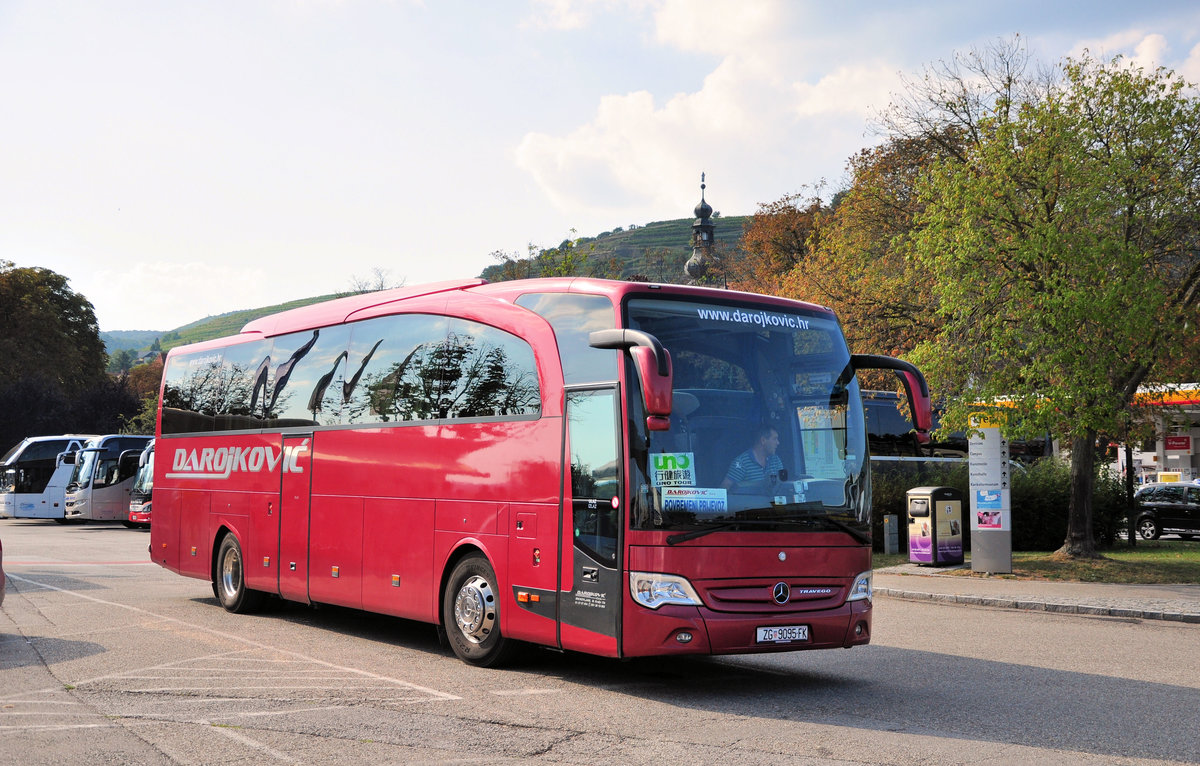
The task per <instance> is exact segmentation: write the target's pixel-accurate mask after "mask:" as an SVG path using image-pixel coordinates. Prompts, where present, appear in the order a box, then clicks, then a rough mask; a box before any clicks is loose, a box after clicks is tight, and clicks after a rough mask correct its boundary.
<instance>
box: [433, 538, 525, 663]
mask: <svg viewBox="0 0 1200 766" xmlns="http://www.w3.org/2000/svg"><path fill="white" fill-rule="evenodd" d="M442 622H443V624H444V625H445V627H446V638H447V640H448V641H449V643H450V648H451V649H452V650H453V651H454V654H455V655H457V656H458V658H459V659H460V660H462V661H463V662H466V663H468V664H470V665H477V666H479V667H484V668H491V667H497V666H499V665H502V664H503V663H505V662H507V661H509V660H510V659H511V658H512V657H513V655H514V653H515V652H516V650H517V644H516V642H514V641H513V640H511V639H507V638H505V637H504V636H502V635H501V634H500V594H499V592H498V590H497V587H496V573H495V571H494V570H493V569H492V565H491V564H489V563H488V561H487V559H486V558H484V557H483V556H478V555H476V556H468V557H467V558H465V559H463V560H462V561H460V562H458V565H457V566H455V567H454V571H453V572H452V573H451V574H450V580H449V582H448V583H447V585H446V593H445V596H444V597H443V598H442Z"/></svg>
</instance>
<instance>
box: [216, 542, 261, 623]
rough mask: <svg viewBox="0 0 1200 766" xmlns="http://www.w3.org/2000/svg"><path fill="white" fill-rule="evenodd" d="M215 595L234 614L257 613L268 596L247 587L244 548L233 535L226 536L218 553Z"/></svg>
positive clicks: (226, 609)
mask: <svg viewBox="0 0 1200 766" xmlns="http://www.w3.org/2000/svg"><path fill="white" fill-rule="evenodd" d="M213 593H215V594H216V596H217V600H218V601H220V602H221V606H223V607H225V611H227V612H233V613H234V614H249V613H251V612H256V611H258V610H259V608H261V607H262V605H263V600H264V599H265V598H266V594H265V593H262V592H261V591H256V590H250V589H249V588H247V587H246V567H245V562H244V560H243V558H242V546H241V545H239V544H238V541H237V538H236V537H234V536H233V535H225V537H224V538H223V539H222V540H221V547H220V548H219V549H218V551H217V571H216V579H215V580H213Z"/></svg>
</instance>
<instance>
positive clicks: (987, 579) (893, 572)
mask: <svg viewBox="0 0 1200 766" xmlns="http://www.w3.org/2000/svg"><path fill="white" fill-rule="evenodd" d="M961 568H962V567H928V566H919V565H917V564H902V565H900V566H894V567H887V568H885V569H877V570H875V577H874V584H875V594H876V595H877V596H885V597H887V598H901V599H908V600H913V601H936V602H939V603H943V604H967V605H971V606H989V607H994V608H1000V609H1026V610H1030V611H1039V612H1058V613H1062V614H1085V615H1099V616H1102V617H1132V618H1138V619H1144V620H1173V621H1176V622H1189V623H1196V624H1200V585H1112V584H1108V583H1082V582H1047V581H1044V580H1015V579H1011V578H1007V577H1003V576H1000V575H987V576H983V575H976V576H967V575H953V574H946V572H947V571H949V570H951V569H961Z"/></svg>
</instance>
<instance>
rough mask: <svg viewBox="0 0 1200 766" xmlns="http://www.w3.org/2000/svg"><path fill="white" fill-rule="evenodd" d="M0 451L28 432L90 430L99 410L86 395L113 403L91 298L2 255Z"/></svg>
mask: <svg viewBox="0 0 1200 766" xmlns="http://www.w3.org/2000/svg"><path fill="white" fill-rule="evenodd" d="M0 327H2V328H3V330H2V331H0V450H7V449H8V448H9V447H11V446H12V445H14V444H16V443H17V442H19V441H20V440H21V439H23V438H24V437H26V436H36V435H40V434H49V433H64V432H66V431H84V430H91V429H89V428H88V427H87V424H89V423H93V422H97V419H99V420H100V421H103V420H104V418H103V417H102V416H103V413H95V412H92V413H88V412H85V411H84V409H83V408H82V406H81V403H82V402H83V401H84V400H87V401H89V402H93V403H97V402H98V403H100V404H102V405H104V406H107V405H114V406H119V405H120V404H121V403H120V402H118V401H117V399H114V398H111V397H106V396H103V395H102V393H103V391H107V389H108V383H109V380H108V377H107V376H106V375H105V372H104V367H105V362H106V356H105V354H104V344H103V342H102V341H101V340H100V330H99V328H98V327H97V326H96V315H95V312H94V310H93V309H92V304H91V303H89V302H88V300H87V299H86V298H84V297H83V296H82V295H80V294H78V293H76V292H74V291H73V290H71V289H70V288H69V287H68V286H67V279H66V277H64V276H62V275H61V274H56V273H55V272H53V271H50V270H49V269H44V268H24V267H18V266H16V265H15V264H14V263H12V262H11V261H6V260H3V259H0Z"/></svg>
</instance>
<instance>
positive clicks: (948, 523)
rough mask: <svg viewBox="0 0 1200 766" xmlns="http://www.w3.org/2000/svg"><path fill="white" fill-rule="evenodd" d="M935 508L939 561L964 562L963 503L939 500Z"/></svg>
mask: <svg viewBox="0 0 1200 766" xmlns="http://www.w3.org/2000/svg"><path fill="white" fill-rule="evenodd" d="M935 506H936V507H935V508H934V514H935V516H936V518H937V548H938V561H960V562H961V561H962V560H963V533H962V521H961V519H962V503H961V502H959V501H958V500H939V501H938V502H937V503H935Z"/></svg>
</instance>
